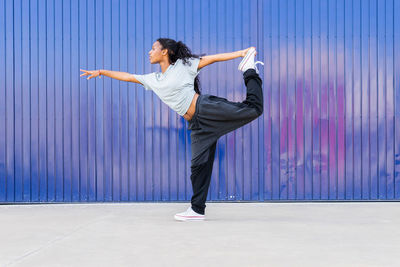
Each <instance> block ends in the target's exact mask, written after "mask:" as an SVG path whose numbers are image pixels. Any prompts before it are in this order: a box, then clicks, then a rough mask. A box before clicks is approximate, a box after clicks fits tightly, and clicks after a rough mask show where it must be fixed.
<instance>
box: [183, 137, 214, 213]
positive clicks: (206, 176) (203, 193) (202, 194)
mask: <svg viewBox="0 0 400 267" xmlns="http://www.w3.org/2000/svg"><path fill="white" fill-rule="evenodd" d="M216 145H217V141H215V142H214V143H213V144H212V145H211V146H210V147H209V148H208V149H206V150H205V151H204V152H203V153H206V157H207V161H205V162H200V163H197V162H192V166H191V169H192V174H191V176H190V179H191V180H192V188H193V196H192V201H191V202H192V209H193V210H194V211H195V212H197V213H199V214H203V215H204V213H205V208H206V205H205V203H206V200H207V194H208V188H209V186H210V181H211V173H212V169H213V164H214V156H215V148H216ZM207 154H208V155H207ZM201 158H202V157H201Z"/></svg>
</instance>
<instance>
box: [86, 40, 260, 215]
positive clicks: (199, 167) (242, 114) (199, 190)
mask: <svg viewBox="0 0 400 267" xmlns="http://www.w3.org/2000/svg"><path fill="white" fill-rule="evenodd" d="M256 54H257V51H256V49H255V47H249V48H247V49H244V50H239V51H236V52H231V53H221V54H215V55H207V56H201V57H200V56H198V55H194V54H192V53H191V51H190V49H189V48H188V47H187V46H186V45H185V44H184V43H182V42H181V41H179V42H176V41H175V40H172V39H168V38H159V39H157V41H155V42H154V43H153V46H152V49H151V50H150V51H149V60H150V63H151V64H160V67H161V72H153V73H149V74H145V75H138V74H130V73H127V72H118V71H110V70H94V71H86V70H82V69H81V71H83V72H84V73H83V74H81V77H82V76H88V75H91V76H90V77H88V78H87V79H88V80H89V79H91V78H95V77H98V76H100V75H103V76H107V77H110V78H114V79H117V80H121V81H127V82H135V83H139V84H142V85H143V86H144V88H145V89H146V90H153V92H154V93H155V94H157V96H158V97H159V98H160V99H161V101H163V102H164V103H165V104H167V105H168V106H169V107H170V108H171V109H173V110H174V111H176V112H177V113H178V114H179V115H181V116H183V117H184V118H185V119H186V120H187V121H188V130H191V133H190V137H191V150H192V159H191V176H190V179H191V182H192V188H193V196H192V199H191V206H190V207H189V208H188V209H187V210H186V211H184V212H182V213H177V214H175V216H174V218H175V219H176V220H178V221H202V220H204V219H205V208H206V205H205V202H206V200H207V194H208V188H209V186H210V180H211V173H212V168H213V163H214V156H215V148H216V144H217V140H218V139H219V138H220V137H221V136H223V135H225V134H227V133H229V132H231V131H233V130H235V129H237V128H239V127H241V126H243V125H245V124H247V123H249V122H251V121H253V120H254V119H256V118H257V117H259V116H261V114H262V113H263V93H262V80H261V78H260V77H259V72H258V69H257V67H256V64H258V63H261V64H262V65H264V63H262V62H260V61H257V62H254V58H255V55H256ZM238 57H243V60H242V61H241V62H240V64H239V67H238V69H239V70H240V71H242V72H243V78H244V83H245V85H246V88H247V93H246V99H245V100H244V101H243V102H232V101H228V100H227V99H226V98H223V97H218V96H214V95H209V94H201V92H200V86H199V85H200V84H199V79H198V77H197V75H198V74H199V72H200V70H201V69H202V68H204V67H205V66H207V65H210V64H212V63H215V62H219V61H226V60H230V59H234V58H238Z"/></svg>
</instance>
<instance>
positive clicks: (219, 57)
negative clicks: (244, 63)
mask: <svg viewBox="0 0 400 267" xmlns="http://www.w3.org/2000/svg"><path fill="white" fill-rule="evenodd" d="M249 49H250V47H249V48H247V49H243V50H239V51H236V52H231V53H221V54H215V55H208V56H203V57H201V58H200V62H199V66H198V69H201V68H203V67H205V66H207V65H210V64H212V63H214V62H219V61H226V60H230V59H234V58H238V57H244V56H245V55H246V53H247V50H249Z"/></svg>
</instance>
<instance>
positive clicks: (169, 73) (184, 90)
mask: <svg viewBox="0 0 400 267" xmlns="http://www.w3.org/2000/svg"><path fill="white" fill-rule="evenodd" d="M187 60H188V63H187V64H186V65H185V64H183V60H182V59H178V60H177V61H176V62H175V63H174V64H171V65H169V66H168V68H167V70H166V71H165V72H164V73H162V72H152V73H149V74H144V75H138V74H133V75H134V77H135V78H136V79H137V80H139V81H140V83H141V84H143V86H144V88H145V89H146V90H153V92H154V93H156V95H157V96H158V97H159V98H160V99H161V101H163V102H164V103H165V104H167V105H168V106H169V107H170V108H171V109H173V110H175V111H176V112H177V113H178V114H179V115H181V116H183V115H185V113H186V111H187V110H188V109H189V107H190V104H191V103H192V100H193V97H194V95H195V91H194V79H195V77H196V76H197V75H198V74H199V73H200V70H197V68H198V66H199V62H200V59H199V58H188V59H187Z"/></svg>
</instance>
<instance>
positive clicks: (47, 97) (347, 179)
mask: <svg viewBox="0 0 400 267" xmlns="http://www.w3.org/2000/svg"><path fill="white" fill-rule="evenodd" d="M399 13H400V1H398V0H386V1H380V0H369V1H361V0H353V1H350V0H349V1H344V0H337V1H322V0H321V1H312V0H296V1H295V0H286V1H278V0H274V1H267V0H265V1H262V0H258V1H257V0H253V1H245V0H232V1H229V0H225V1H224V0H220V1H211V0H209V1H205V0H202V1H196V0H193V1H183V0H169V1H161V0H158V1H156V0H153V1H128V0H120V1H110V0H103V1H95V0H87V1H84V0H81V1H78V0H71V1H50V0H47V1H34V0H14V1H6V0H0V201H1V202H76V201H166V200H171V201H176V200H190V197H191V195H192V189H191V183H190V156H191V154H190V134H189V132H188V131H187V122H186V121H185V120H184V119H183V118H182V117H180V116H179V115H177V114H176V113H175V112H173V111H172V110H170V109H169V108H168V107H167V106H166V105H165V104H163V103H162V102H161V101H160V100H159V99H158V98H157V96H156V95H155V94H153V93H152V92H150V91H145V90H144V89H143V87H141V86H140V85H136V84H132V83H126V82H120V81H117V80H112V79H110V78H107V77H106V78H102V79H92V80H89V81H87V80H86V79H84V78H80V77H79V75H80V71H79V69H80V68H82V69H100V68H102V69H109V70H117V71H126V72H129V73H137V74H142V73H148V72H153V71H158V70H159V67H158V66H152V65H150V64H149V62H148V59H147V52H148V51H149V49H150V48H151V45H152V43H153V42H154V41H155V40H156V39H157V38H158V37H170V38H173V39H177V40H182V41H183V42H185V43H186V44H187V45H188V46H189V47H191V48H192V51H193V52H194V53H197V54H201V53H206V54H215V53H223V52H228V51H235V50H240V49H243V48H246V47H249V46H251V45H255V46H256V47H257V48H258V59H259V60H263V61H264V62H265V63H266V64H265V67H264V68H262V67H261V75H262V78H263V81H264V101H265V108H264V114H263V116H261V117H260V118H258V119H257V120H256V121H253V122H252V123H250V124H248V125H246V126H244V127H243V128H240V129H238V130H236V131H234V132H232V133H229V134H228V135H226V136H224V137H222V138H221V139H220V140H219V141H218V147H217V153H216V157H215V164H214V170H213V176H212V181H211V187H210V190H209V195H208V200H253V201H260V200H261V201H263V200H271V199H274V200H278V199H292V200H294V199H296V200H313V199H315V200H319V199H330V200H333V199H341V200H374V199H400V17H399V16H395V14H399ZM239 62H240V59H235V60H232V61H227V62H221V63H215V64H213V65H210V66H208V67H206V68H205V69H204V70H203V71H202V73H201V74H200V77H201V82H202V88H203V93H209V94H215V95H219V96H223V97H226V98H228V99H229V100H232V101H242V100H244V98H245V94H246V91H245V87H244V83H243V79H242V76H241V73H240V72H239V71H238V70H237V65H238V63H239Z"/></svg>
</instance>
